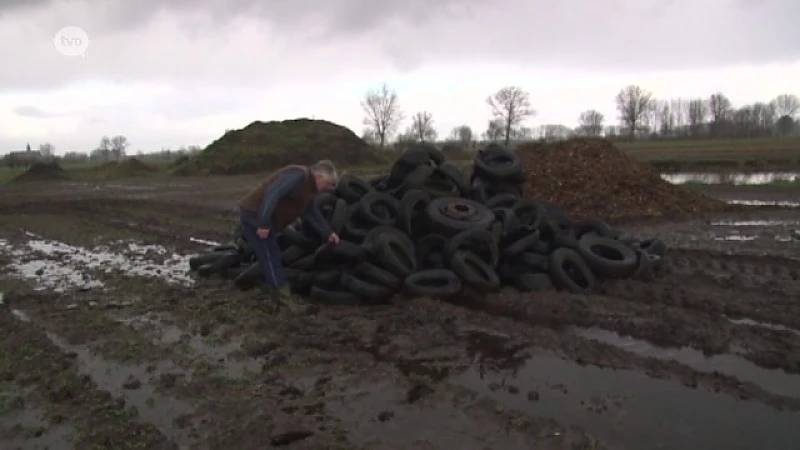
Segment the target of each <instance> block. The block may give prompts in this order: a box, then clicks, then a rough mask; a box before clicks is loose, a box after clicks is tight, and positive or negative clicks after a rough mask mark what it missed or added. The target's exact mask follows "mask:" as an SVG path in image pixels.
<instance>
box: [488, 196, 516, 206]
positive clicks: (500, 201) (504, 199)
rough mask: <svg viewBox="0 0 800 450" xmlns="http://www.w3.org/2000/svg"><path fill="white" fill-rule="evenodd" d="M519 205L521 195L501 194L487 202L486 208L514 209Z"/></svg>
mask: <svg viewBox="0 0 800 450" xmlns="http://www.w3.org/2000/svg"><path fill="white" fill-rule="evenodd" d="M517 203H519V195H515V194H501V195H496V196H494V197H492V198H490V199H489V201H488V202H486V206H488V207H489V208H492V209H496V208H513V207H514V205H516V204H517Z"/></svg>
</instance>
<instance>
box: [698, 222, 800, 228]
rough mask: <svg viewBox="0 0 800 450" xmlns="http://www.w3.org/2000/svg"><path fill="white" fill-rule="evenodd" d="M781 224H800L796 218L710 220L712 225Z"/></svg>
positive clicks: (754, 225) (772, 225) (767, 225)
mask: <svg viewBox="0 0 800 450" xmlns="http://www.w3.org/2000/svg"><path fill="white" fill-rule="evenodd" d="M783 225H800V221H796V220H721V221H718V222H711V226H714V227H775V226H783Z"/></svg>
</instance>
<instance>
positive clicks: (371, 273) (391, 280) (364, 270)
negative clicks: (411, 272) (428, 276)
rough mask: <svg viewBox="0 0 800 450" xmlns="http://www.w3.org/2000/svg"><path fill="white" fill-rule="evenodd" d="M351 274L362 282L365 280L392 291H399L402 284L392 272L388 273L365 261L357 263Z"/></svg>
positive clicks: (401, 280)
mask: <svg viewBox="0 0 800 450" xmlns="http://www.w3.org/2000/svg"><path fill="white" fill-rule="evenodd" d="M353 273H354V274H356V276H358V278H360V279H362V280H366V281H369V282H371V283H374V284H378V285H380V286H385V287H387V288H390V289H393V290H397V289H400V287H401V286H402V284H403V279H402V278H400V277H398V276H397V275H395V274H393V273H392V272H389V271H388V270H385V269H382V268H380V267H378V266H376V265H375V264H372V263H369V262H366V261H364V262H361V263H359V264H358V265H357V266H356V268H355V269H353Z"/></svg>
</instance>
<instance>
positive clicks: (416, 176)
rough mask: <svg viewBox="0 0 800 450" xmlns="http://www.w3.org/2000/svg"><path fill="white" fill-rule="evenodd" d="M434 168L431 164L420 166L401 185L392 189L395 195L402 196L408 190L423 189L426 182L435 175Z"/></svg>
mask: <svg viewBox="0 0 800 450" xmlns="http://www.w3.org/2000/svg"><path fill="white" fill-rule="evenodd" d="M434 170H435V168H434V167H433V166H430V165H422V166H418V167H417V168H416V169H414V171H413V172H411V173H410V174H408V176H407V177H406V178H405V180H403V182H402V183H400V185H399V186H397V187H396V188H394V189H392V190H391V191H390V192H391V193H392V195H394V196H395V197H402V196H403V195H404V194H405V193H406V192H408V191H410V190H412V189H423V188H424V186H425V182H426V181H428V178H430V176H431V175H433V171H434Z"/></svg>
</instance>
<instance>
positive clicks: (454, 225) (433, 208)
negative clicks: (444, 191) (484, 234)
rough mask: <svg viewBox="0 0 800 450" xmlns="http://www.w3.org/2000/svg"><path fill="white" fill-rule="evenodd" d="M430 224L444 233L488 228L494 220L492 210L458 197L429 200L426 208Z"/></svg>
mask: <svg viewBox="0 0 800 450" xmlns="http://www.w3.org/2000/svg"><path fill="white" fill-rule="evenodd" d="M426 212H427V215H428V218H429V219H430V221H431V223H432V225H434V226H435V227H437V228H439V229H441V230H442V231H443V232H445V233H457V232H460V231H464V230H471V229H476V228H477V229H484V230H486V229H489V227H490V226H491V225H492V223H493V222H494V212H493V211H492V210H491V209H489V208H488V207H486V206H484V205H482V204H480V203H478V202H476V201H474V200H468V199H463V198H458V197H443V198H437V199H433V200H431V202H430V203H429V204H428V206H427V208H426Z"/></svg>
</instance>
